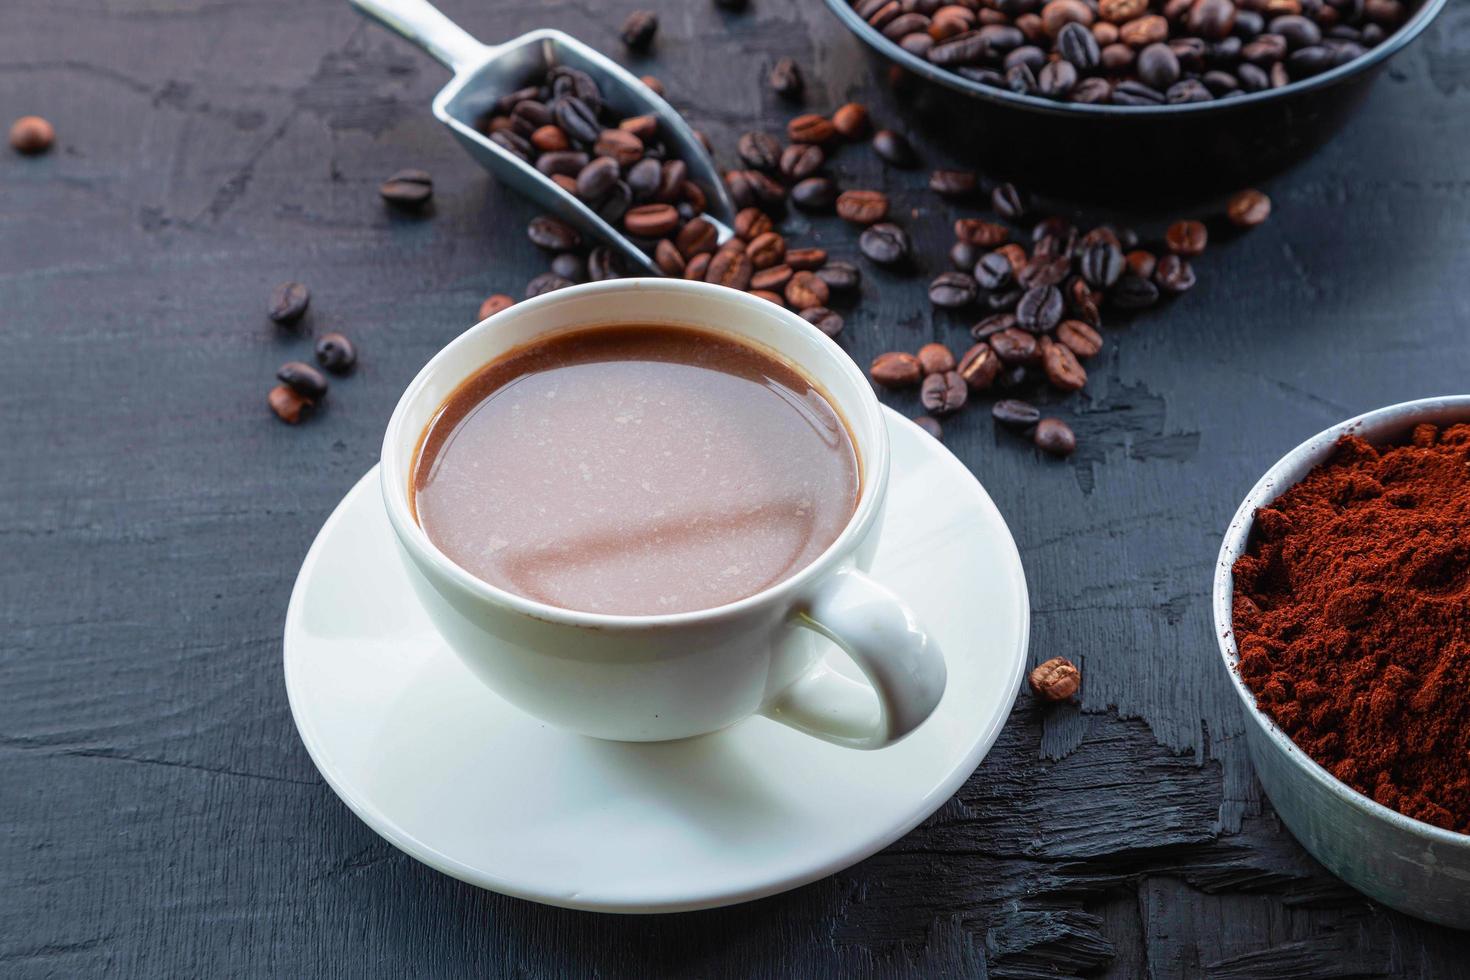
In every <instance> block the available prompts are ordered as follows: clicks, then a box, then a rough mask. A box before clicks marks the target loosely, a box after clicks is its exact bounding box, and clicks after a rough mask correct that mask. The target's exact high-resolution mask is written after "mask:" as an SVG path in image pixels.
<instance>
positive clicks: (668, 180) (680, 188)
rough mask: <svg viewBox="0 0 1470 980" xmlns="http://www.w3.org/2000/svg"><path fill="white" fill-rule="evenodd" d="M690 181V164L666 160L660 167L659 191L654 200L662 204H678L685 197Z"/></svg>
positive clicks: (655, 192) (654, 195)
mask: <svg viewBox="0 0 1470 980" xmlns="http://www.w3.org/2000/svg"><path fill="white" fill-rule="evenodd" d="M688 179H689V166H688V164H686V163H685V162H684V161H683V160H665V161H664V162H663V163H662V164H660V165H659V172H658V190H656V191H654V194H653V199H654V200H655V201H658V202H659V203H660V204H677V203H678V202H679V198H681V197H683V196H684V186H685V184H687V183H688Z"/></svg>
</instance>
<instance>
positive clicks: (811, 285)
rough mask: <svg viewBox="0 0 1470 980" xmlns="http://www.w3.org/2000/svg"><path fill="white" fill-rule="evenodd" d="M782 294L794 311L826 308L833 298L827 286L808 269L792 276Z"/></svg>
mask: <svg viewBox="0 0 1470 980" xmlns="http://www.w3.org/2000/svg"><path fill="white" fill-rule="evenodd" d="M781 294H782V295H783V296H785V297H786V302H788V303H790V304H791V308H792V309H794V310H804V309H807V308H808V307H812V306H826V305H827V300H829V299H830V298H831V292H830V291H829V290H828V289H827V284H826V283H825V282H823V281H822V280H821V279H819V278H818V277H817V275H816V273H814V272H809V271H807V270H806V269H803V270H802V271H800V272H797V273H795V274H794V275H792V277H791V279H790V281H789V282H787V283H786V288H785V289H783V290H782V291H781Z"/></svg>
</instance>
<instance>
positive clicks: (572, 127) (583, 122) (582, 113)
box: [551, 95, 602, 146]
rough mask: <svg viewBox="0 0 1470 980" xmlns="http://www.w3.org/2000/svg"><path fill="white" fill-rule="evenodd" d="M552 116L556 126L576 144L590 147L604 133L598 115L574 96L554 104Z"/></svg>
mask: <svg viewBox="0 0 1470 980" xmlns="http://www.w3.org/2000/svg"><path fill="white" fill-rule="evenodd" d="M551 114H552V116H553V117H554V118H555V119H556V124H557V125H558V126H560V127H561V128H562V131H563V132H565V133H566V134H567V136H569V137H571V139H572V142H574V143H582V144H585V145H589V146H590V145H591V144H593V143H595V142H597V136H598V134H599V133H601V132H602V125H601V124H600V123H599V122H598V121H597V113H596V112H595V111H593V109H592V107H591V106H589V105H588V104H587V103H586V102H584V101H583V100H582V99H579V98H577V97H576V96H574V95H573V96H563V97H561V98H559V99H557V100H556V101H555V102H553V103H552V105H551Z"/></svg>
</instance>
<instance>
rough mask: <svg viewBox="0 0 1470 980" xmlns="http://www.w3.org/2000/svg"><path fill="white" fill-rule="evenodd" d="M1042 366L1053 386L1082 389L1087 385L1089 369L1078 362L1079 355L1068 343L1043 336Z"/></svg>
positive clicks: (1064, 389) (1067, 389) (1064, 388)
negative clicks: (1061, 342) (1074, 352)
mask: <svg viewBox="0 0 1470 980" xmlns="http://www.w3.org/2000/svg"><path fill="white" fill-rule="evenodd" d="M1041 367H1042V370H1044V371H1045V372H1046V380H1048V381H1050V382H1051V384H1052V387H1053V388H1057V389H1059V390H1061V391H1081V390H1082V389H1083V388H1084V387H1086V385H1087V371H1086V370H1085V369H1084V368H1083V367H1082V365H1081V364H1079V363H1078V361H1077V355H1076V354H1073V353H1072V349H1071V348H1070V347H1068V346H1067V345H1066V344H1059V343H1057V342H1056V341H1054V340H1052V339H1050V338H1048V337H1043V338H1041Z"/></svg>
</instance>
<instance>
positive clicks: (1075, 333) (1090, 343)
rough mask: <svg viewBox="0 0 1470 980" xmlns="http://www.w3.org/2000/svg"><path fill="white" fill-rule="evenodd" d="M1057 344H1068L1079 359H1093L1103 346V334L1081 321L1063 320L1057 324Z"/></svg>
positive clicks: (1068, 347)
mask: <svg viewBox="0 0 1470 980" xmlns="http://www.w3.org/2000/svg"><path fill="white" fill-rule="evenodd" d="M1057 342H1058V343H1060V344H1066V345H1067V349H1068V350H1070V351H1071V352H1072V353H1073V354H1076V355H1077V356H1078V357H1092V356H1094V355H1095V354H1097V352H1098V351H1100V350H1102V346H1103V338H1102V334H1100V333H1098V332H1097V331H1096V330H1094V329H1093V328H1092V327H1091V326H1089V325H1088V324H1086V323H1083V322H1082V321H1081V320H1063V321H1062V322H1061V323H1059V324H1057Z"/></svg>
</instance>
